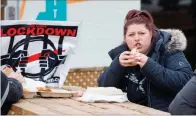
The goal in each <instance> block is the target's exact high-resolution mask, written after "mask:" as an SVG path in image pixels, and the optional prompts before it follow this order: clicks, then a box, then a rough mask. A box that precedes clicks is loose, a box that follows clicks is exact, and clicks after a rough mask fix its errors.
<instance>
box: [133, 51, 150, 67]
mask: <svg viewBox="0 0 196 116" xmlns="http://www.w3.org/2000/svg"><path fill="white" fill-rule="evenodd" d="M134 59H135V61H136V62H137V64H138V65H140V67H141V68H142V67H143V66H144V65H145V64H146V62H147V60H148V56H146V55H145V54H142V53H139V52H137V53H135V57H134Z"/></svg>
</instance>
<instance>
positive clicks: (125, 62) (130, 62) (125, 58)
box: [119, 51, 137, 67]
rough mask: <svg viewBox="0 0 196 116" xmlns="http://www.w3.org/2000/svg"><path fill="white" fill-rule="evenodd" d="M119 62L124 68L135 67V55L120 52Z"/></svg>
mask: <svg viewBox="0 0 196 116" xmlns="http://www.w3.org/2000/svg"><path fill="white" fill-rule="evenodd" d="M119 62H120V64H121V65H122V66H124V67H128V66H136V65H137V62H136V60H135V53H131V51H124V52H122V53H121V54H120V56H119Z"/></svg>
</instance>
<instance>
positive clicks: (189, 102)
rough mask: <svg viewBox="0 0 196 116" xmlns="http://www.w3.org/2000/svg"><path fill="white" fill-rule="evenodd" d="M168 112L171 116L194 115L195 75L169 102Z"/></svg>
mask: <svg viewBox="0 0 196 116" xmlns="http://www.w3.org/2000/svg"><path fill="white" fill-rule="evenodd" d="M169 112H170V113H171V114H172V115H194V114H196V74H195V76H193V77H192V78H191V80H190V81H189V82H188V83H187V84H186V85H185V86H184V87H183V88H182V90H180V92H179V93H178V94H177V95H176V97H175V98H174V100H173V101H172V102H171V104H170V106H169Z"/></svg>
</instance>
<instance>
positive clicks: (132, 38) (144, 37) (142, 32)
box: [125, 24, 152, 54]
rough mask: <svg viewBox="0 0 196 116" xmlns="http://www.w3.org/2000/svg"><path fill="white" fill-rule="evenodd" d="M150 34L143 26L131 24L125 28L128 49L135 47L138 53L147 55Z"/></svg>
mask: <svg viewBox="0 0 196 116" xmlns="http://www.w3.org/2000/svg"><path fill="white" fill-rule="evenodd" d="M151 39H152V33H151V32H150V31H149V30H148V29H147V28H146V26H145V24H131V25H129V26H128V28H127V33H126V35H125V42H126V43H127V45H128V47H129V49H132V48H134V47H136V48H137V49H138V51H139V52H140V53H143V54H147V53H148V51H149V49H150V46H151Z"/></svg>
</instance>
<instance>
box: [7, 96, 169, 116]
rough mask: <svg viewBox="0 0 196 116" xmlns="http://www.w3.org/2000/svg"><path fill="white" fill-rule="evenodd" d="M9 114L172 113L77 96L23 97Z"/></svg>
mask: <svg viewBox="0 0 196 116" xmlns="http://www.w3.org/2000/svg"><path fill="white" fill-rule="evenodd" d="M9 114H14V115H66V116H69V115H70V116H73V115H77V116H102V115H104V116H105V115H116V116H119V115H170V114H169V113H167V112H162V111H159V110H156V109H152V108H149V107H145V106H142V105H138V104H135V103H131V102H125V103H83V102H79V101H77V100H76V99H75V98H33V99H21V100H20V101H19V102H18V103H16V104H13V105H12V107H11V110H10V111H9Z"/></svg>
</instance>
